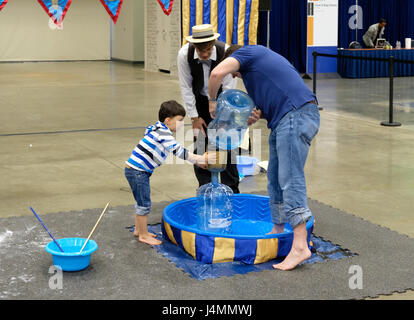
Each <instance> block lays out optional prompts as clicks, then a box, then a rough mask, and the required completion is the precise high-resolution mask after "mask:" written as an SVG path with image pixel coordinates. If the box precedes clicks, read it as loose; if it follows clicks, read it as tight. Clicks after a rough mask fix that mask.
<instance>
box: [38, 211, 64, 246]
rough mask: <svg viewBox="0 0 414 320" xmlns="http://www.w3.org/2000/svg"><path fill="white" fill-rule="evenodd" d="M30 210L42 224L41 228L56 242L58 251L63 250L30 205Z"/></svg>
mask: <svg viewBox="0 0 414 320" xmlns="http://www.w3.org/2000/svg"><path fill="white" fill-rule="evenodd" d="M30 210H32V212H33V214H34V215H35V217H36V218H37V220H39V222H40V224H41V225H42V226H43V228H44V229H45V230H46V231H47V233H48V234H49V236H50V237H51V238H52V240H53V241H54V242H55V243H56V245H57V246H58V248H59V249H60V251H62V252H64V251H63V249H62V248H61V246H60V245H59V243H58V242H57V241H56V239H55V238H54V237H53V236H52V234H51V233H50V232H49V230H48V229H47V228H46V226H45V224H44V223H43V221H42V220H41V219H40V217H39V216H38V215H37V213H36V212H35V211H34V210H33V208H32V207H30Z"/></svg>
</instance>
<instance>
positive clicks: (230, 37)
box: [181, 0, 259, 45]
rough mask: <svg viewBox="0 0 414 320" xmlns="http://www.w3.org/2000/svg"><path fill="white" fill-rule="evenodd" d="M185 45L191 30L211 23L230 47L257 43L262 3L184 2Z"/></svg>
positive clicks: (241, 0)
mask: <svg viewBox="0 0 414 320" xmlns="http://www.w3.org/2000/svg"><path fill="white" fill-rule="evenodd" d="M181 10H182V27H183V44H185V43H186V42H187V41H186V40H185V37H187V36H190V35H191V33H192V32H191V28H192V27H193V26H194V25H199V24H206V23H207V24H211V25H212V26H213V29H214V32H217V33H219V34H220V37H219V40H220V41H223V42H226V43H227V44H228V45H231V44H239V45H253V44H256V43H257V26H258V21H259V0H182V8H181Z"/></svg>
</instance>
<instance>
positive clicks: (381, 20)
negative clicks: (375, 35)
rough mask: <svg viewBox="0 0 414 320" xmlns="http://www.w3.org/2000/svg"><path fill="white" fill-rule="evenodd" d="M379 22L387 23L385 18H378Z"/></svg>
mask: <svg viewBox="0 0 414 320" xmlns="http://www.w3.org/2000/svg"><path fill="white" fill-rule="evenodd" d="M379 23H380V24H381V23H387V20H385V19H384V18H381V19H379Z"/></svg>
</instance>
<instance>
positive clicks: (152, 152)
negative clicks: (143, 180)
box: [125, 121, 188, 173]
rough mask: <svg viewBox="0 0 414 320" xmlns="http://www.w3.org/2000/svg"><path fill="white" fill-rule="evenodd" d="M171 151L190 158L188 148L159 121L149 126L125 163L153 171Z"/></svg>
mask: <svg viewBox="0 0 414 320" xmlns="http://www.w3.org/2000/svg"><path fill="white" fill-rule="evenodd" d="M170 152H172V153H173V154H174V155H175V156H177V157H180V158H181V159H183V160H186V159H188V150H187V149H185V148H184V147H183V146H182V145H180V144H179V143H178V142H177V141H176V140H175V138H174V136H173V134H172V132H171V131H170V129H168V127H167V126H166V125H165V124H164V123H162V122H161V121H158V122H157V123H156V124H155V125H151V126H149V127H147V129H146V130H145V135H144V138H142V139H141V141H140V142H139V143H138V145H137V146H136V147H135V148H134V150H133V151H132V154H131V156H130V157H129V159H128V160H127V161H126V162H125V163H126V164H127V165H128V166H130V167H132V168H134V169H136V170H140V171H147V172H151V173H152V172H153V171H154V169H155V168H157V167H159V166H160V165H161V164H162V163H163V162H164V161H165V160H166V159H167V156H168V154H169V153H170Z"/></svg>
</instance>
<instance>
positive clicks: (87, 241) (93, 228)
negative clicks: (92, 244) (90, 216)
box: [80, 202, 109, 253]
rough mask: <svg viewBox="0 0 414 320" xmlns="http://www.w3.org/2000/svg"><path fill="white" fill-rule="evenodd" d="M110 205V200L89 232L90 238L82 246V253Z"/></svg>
mask: <svg viewBox="0 0 414 320" xmlns="http://www.w3.org/2000/svg"><path fill="white" fill-rule="evenodd" d="M108 206H109V202H108V203H107V204H106V207H105V209H103V211H102V213H101V216H100V217H99V219H98V221H96V224H95V226H94V227H93V229H92V231H91V233H90V234H89V236H88V239H86V242H85V243H84V245H83V247H82V249H81V251H80V253H82V251H83V248H85V246H86V244H87V243H88V241H89V238H90V237H91V235H92V233H93V232H94V231H95V228H96V226H97V225H98V223H99V221H101V218H102V216H103V215H104V213H105V211H106V208H108Z"/></svg>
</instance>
